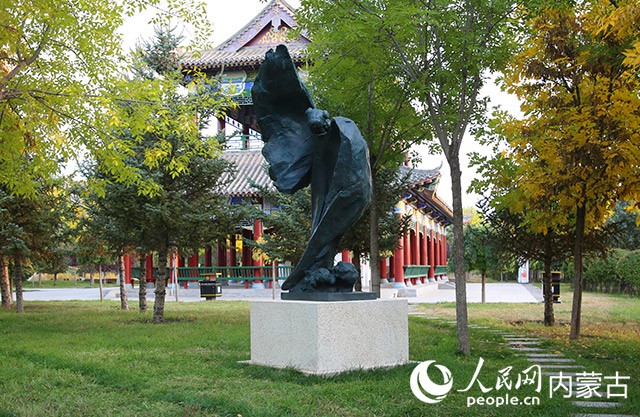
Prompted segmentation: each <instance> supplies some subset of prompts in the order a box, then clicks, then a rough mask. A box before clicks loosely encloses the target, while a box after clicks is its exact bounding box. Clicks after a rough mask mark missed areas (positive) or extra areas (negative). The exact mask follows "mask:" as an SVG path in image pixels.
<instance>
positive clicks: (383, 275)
mask: <svg viewBox="0 0 640 417" xmlns="http://www.w3.org/2000/svg"><path fill="white" fill-rule="evenodd" d="M380 281H385V283H387V282H389V281H388V280H387V258H382V259H380Z"/></svg>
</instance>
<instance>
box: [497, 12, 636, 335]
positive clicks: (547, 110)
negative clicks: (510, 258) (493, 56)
mask: <svg viewBox="0 0 640 417" xmlns="http://www.w3.org/2000/svg"><path fill="white" fill-rule="evenodd" d="M560 3H562V2H560ZM614 10H615V8H614V6H613V5H612V4H611V3H606V2H598V1H594V2H583V3H580V4H576V5H570V4H566V5H563V4H560V5H551V6H548V7H546V6H543V7H541V8H540V9H531V10H529V12H530V13H529V15H528V17H527V19H526V20H525V21H526V24H527V27H528V31H527V32H526V37H527V38H526V40H527V43H526V45H527V46H526V47H523V48H522V50H521V51H520V52H519V53H518V54H517V55H516V56H515V57H514V58H513V60H512V61H511V62H510V65H509V67H508V68H507V70H506V72H505V77H504V82H505V86H506V88H507V90H508V91H509V92H511V93H514V94H516V95H517V96H518V97H519V98H520V100H521V101H522V102H523V105H522V109H523V111H524V112H525V117H524V118H523V119H521V120H517V119H514V118H509V117H506V116H505V117H503V118H502V121H501V122H499V124H501V125H502V127H501V129H503V131H504V132H505V133H506V136H508V137H510V141H509V142H510V148H509V149H508V150H507V154H508V157H509V158H511V159H513V160H514V161H516V164H517V171H516V172H515V175H514V178H518V179H519V178H521V177H524V178H526V179H527V180H526V181H519V184H518V185H519V187H522V192H523V193H525V194H527V195H528V196H530V197H531V198H534V199H538V200H548V201H553V202H554V204H555V207H554V210H553V211H547V212H546V213H547V215H549V213H550V217H549V216H548V217H547V220H549V221H536V222H532V226H533V228H534V229H536V230H537V231H541V232H544V231H546V230H547V229H548V225H549V224H551V225H566V224H569V225H571V227H572V229H573V237H574V240H573V261H574V266H573V269H574V270H573V275H574V298H573V306H572V319H571V332H570V338H571V339H577V338H578V337H579V336H580V323H581V305H582V288H583V280H582V272H583V255H584V251H585V236H586V234H587V233H588V232H589V231H590V230H594V229H596V228H597V227H599V226H600V225H601V224H602V223H603V222H604V220H605V219H606V217H607V216H608V213H609V210H610V209H611V206H612V205H613V203H614V202H615V201H617V200H626V199H630V200H637V199H638V193H639V190H640V184H639V180H638V178H639V176H638V175H639V172H638V170H639V169H640V168H639V167H640V163H639V161H640V143H639V140H640V139H639V138H640V135H638V131H639V129H640V123H639V121H640V114H639V110H638V109H640V98H639V97H638V95H637V91H638V88H639V83H640V80H639V79H638V78H637V77H629V76H626V74H627V72H628V71H629V67H628V66H627V65H626V64H625V63H624V60H625V56H624V53H623V51H624V50H626V47H627V46H628V45H629V44H630V43H632V42H634V41H635V40H637V38H638V36H639V35H638V33H637V32H635V33H633V34H632V35H630V36H628V37H626V38H624V39H619V38H614V37H607V36H604V35H602V34H601V32H600V26H599V25H598V22H599V21H600V16H602V14H603V13H604V14H606V15H608V14H610V13H612V12H613V11H614ZM539 220H542V218H539Z"/></svg>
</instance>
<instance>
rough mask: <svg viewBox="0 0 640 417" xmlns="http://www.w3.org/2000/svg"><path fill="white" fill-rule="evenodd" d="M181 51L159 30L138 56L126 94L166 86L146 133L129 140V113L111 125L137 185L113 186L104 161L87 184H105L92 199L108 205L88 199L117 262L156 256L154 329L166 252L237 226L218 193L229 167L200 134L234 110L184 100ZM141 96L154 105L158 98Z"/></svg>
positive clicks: (198, 92) (217, 99)
mask: <svg viewBox="0 0 640 417" xmlns="http://www.w3.org/2000/svg"><path fill="white" fill-rule="evenodd" d="M179 43H180V38H179V37H177V36H175V35H174V34H173V31H172V30H171V29H169V28H167V27H156V33H155V37H154V39H153V40H152V41H150V42H148V43H143V44H142V46H141V47H140V49H139V55H138V56H139V63H138V65H139V66H138V68H137V71H136V77H135V78H133V79H132V80H131V81H130V88H136V87H137V86H139V85H142V86H143V87H144V86H146V85H147V84H149V85H157V84H156V83H155V81H157V80H161V81H162V82H163V84H162V86H163V89H162V90H161V91H160V94H161V96H162V100H163V104H161V105H158V106H156V107H155V111H154V112H153V115H151V114H149V116H150V119H149V120H148V121H147V122H148V127H147V129H146V132H145V133H144V134H143V135H142V136H135V135H132V134H131V131H130V128H129V126H130V125H131V124H135V123H136V120H137V119H136V118H135V117H131V114H132V113H133V112H134V110H133V109H131V108H129V107H127V106H123V109H122V112H121V113H120V114H119V122H118V124H116V125H114V131H115V132H117V134H118V136H119V138H120V142H121V143H123V144H124V148H125V149H128V150H129V151H128V153H127V155H126V157H125V158H124V159H123V160H122V163H123V164H124V165H126V167H127V168H128V169H129V170H131V171H134V172H135V173H136V176H137V177H138V178H141V179H142V181H141V182H139V183H138V182H135V181H132V182H129V183H121V182H118V174H117V173H116V172H114V171H113V170H112V169H111V166H112V164H113V161H112V160H110V159H109V157H108V155H104V154H100V155H97V160H96V162H95V163H94V165H93V166H92V168H91V170H90V176H89V183H93V184H102V188H101V191H102V195H100V194H99V193H98V192H96V193H94V194H95V196H96V197H106V198H103V199H95V198H94V199H93V201H94V203H95V204H94V206H95V210H94V212H93V213H92V215H93V216H94V217H95V218H96V219H99V220H100V223H102V226H101V227H102V228H104V229H106V230H109V229H110V230H111V231H113V234H114V235H117V236H118V237H117V238H115V239H114V240H113V241H111V240H110V243H113V244H115V245H116V249H117V250H118V251H119V252H120V255H123V254H124V253H125V252H126V251H133V250H137V251H138V253H139V254H140V255H142V254H146V253H148V252H150V251H155V252H157V253H158V269H159V274H158V277H157V279H156V286H155V302H154V312H153V321H154V323H160V322H162V321H164V301H165V295H166V279H167V277H166V272H165V271H166V266H167V256H168V254H169V251H170V250H171V249H174V248H179V249H180V250H189V249H197V248H199V247H202V246H203V245H204V244H209V243H211V242H214V241H217V240H218V239H220V237H221V236H223V235H226V233H227V231H228V230H229V229H230V228H232V227H233V226H234V225H235V224H236V222H237V221H238V220H239V219H238V215H237V210H235V208H232V209H230V208H229V206H228V201H227V199H226V197H224V196H222V195H220V194H218V193H216V187H218V186H220V185H222V176H223V174H225V173H226V174H230V175H229V177H232V173H231V172H230V171H231V166H230V164H229V163H228V162H226V161H225V160H223V159H222V158H220V151H221V149H220V145H219V143H218V142H217V140H216V139H215V138H210V137H203V136H201V135H200V133H199V132H200V131H201V130H202V128H203V127H204V126H205V124H206V121H207V120H208V119H209V118H210V117H211V116H213V115H219V114H220V109H221V108H223V107H225V106H229V105H232V103H231V102H230V101H229V100H228V99H225V98H222V97H221V96H220V95H219V94H218V93H216V92H214V91H213V90H212V89H209V88H207V87H206V86H205V85H202V84H199V85H191V87H193V89H192V91H191V92H190V93H189V94H185V93H184V91H183V89H182V86H181V84H180V83H181V82H182V81H183V76H182V74H181V73H180V71H179V65H178V62H179V56H178V54H177V48H178V44H179ZM146 92H147V93H148V94H151V96H150V97H152V98H153V97H154V94H157V92H156V93H154V92H153V91H152V90H146ZM151 101H152V102H153V99H152V100H151ZM135 111H137V108H136V109H135ZM194 134H195V136H194ZM149 186H150V187H152V188H151V189H149V188H147V187H149ZM121 263H122V262H121ZM121 292H124V291H121Z"/></svg>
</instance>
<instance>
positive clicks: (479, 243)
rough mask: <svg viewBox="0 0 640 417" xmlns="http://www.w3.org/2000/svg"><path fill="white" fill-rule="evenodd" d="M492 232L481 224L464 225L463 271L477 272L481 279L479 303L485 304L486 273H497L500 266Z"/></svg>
mask: <svg viewBox="0 0 640 417" xmlns="http://www.w3.org/2000/svg"><path fill="white" fill-rule="evenodd" d="M496 249H497V248H496V245H495V236H494V235H493V233H492V230H491V229H490V228H488V227H486V226H485V225H483V224H480V225H476V226H473V225H470V224H468V225H465V227H464V260H465V262H466V265H465V269H467V270H468V271H479V272H480V279H481V283H482V284H481V285H482V290H481V301H482V302H483V303H484V302H486V282H487V272H489V271H497V270H498V269H499V266H500V259H499V258H498V255H499V252H498V251H497V250H496Z"/></svg>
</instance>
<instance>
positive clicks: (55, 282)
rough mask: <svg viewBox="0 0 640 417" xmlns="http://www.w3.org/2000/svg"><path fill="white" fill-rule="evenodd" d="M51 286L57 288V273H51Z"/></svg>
mask: <svg viewBox="0 0 640 417" xmlns="http://www.w3.org/2000/svg"><path fill="white" fill-rule="evenodd" d="M53 286H54V287H57V286H58V273H57V272H54V273H53Z"/></svg>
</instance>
